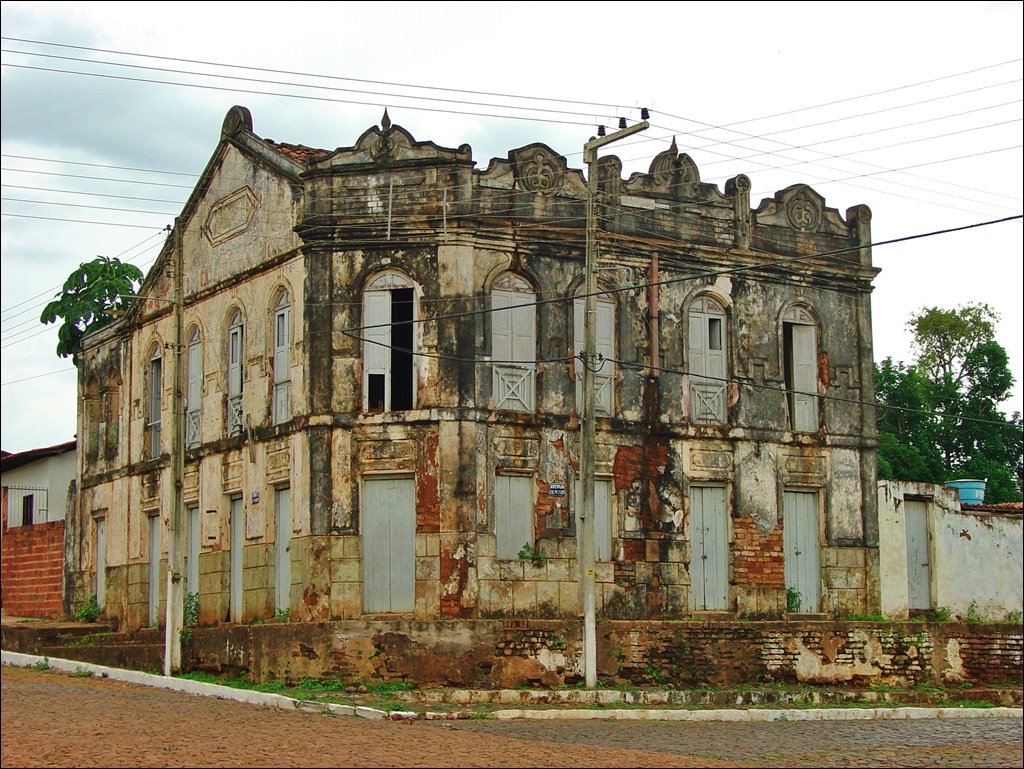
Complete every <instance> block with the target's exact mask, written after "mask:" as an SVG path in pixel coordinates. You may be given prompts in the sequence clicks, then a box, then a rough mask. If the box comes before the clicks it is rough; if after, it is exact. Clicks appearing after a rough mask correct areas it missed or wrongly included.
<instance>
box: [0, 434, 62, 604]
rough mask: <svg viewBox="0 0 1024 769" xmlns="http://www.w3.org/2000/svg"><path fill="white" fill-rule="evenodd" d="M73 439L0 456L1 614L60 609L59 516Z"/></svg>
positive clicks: (60, 551)
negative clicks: (0, 485)
mask: <svg viewBox="0 0 1024 769" xmlns="http://www.w3.org/2000/svg"><path fill="white" fill-rule="evenodd" d="M75 446H76V442H75V441H69V442H67V443H61V444H58V445H56V446H47V447H44V448H38V449H30V450H28V451H22V452H18V453H16V454H10V453H7V452H4V454H3V457H2V458H0V478H2V481H0V484H2V489H0V510H2V516H3V540H2V543H3V544H2V557H3V561H2V575H0V596H2V599H0V600H2V604H3V610H4V613H5V614H8V615H11V616H15V617H45V618H57V617H60V616H61V615H62V614H63V609H64V606H63V599H64V525H65V522H64V519H65V512H66V507H67V501H68V497H69V494H70V493H71V490H72V488H73V486H74V483H75V473H76V471H77V461H76V456H75Z"/></svg>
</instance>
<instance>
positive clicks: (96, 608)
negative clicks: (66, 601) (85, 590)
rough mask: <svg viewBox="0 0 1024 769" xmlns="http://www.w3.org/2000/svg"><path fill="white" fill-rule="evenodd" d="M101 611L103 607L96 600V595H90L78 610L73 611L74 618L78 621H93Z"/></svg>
mask: <svg viewBox="0 0 1024 769" xmlns="http://www.w3.org/2000/svg"><path fill="white" fill-rule="evenodd" d="M102 613H103V609H101V608H100V605H99V604H98V603H97V602H96V596H92V597H91V598H90V599H89V601H88V603H86V604H84V605H83V606H81V607H79V609H78V611H76V612H75V619H77V620H78V621H79V622H95V621H96V620H97V619H99V616H100V614H102Z"/></svg>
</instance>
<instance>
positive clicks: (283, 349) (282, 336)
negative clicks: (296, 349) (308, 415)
mask: <svg viewBox="0 0 1024 769" xmlns="http://www.w3.org/2000/svg"><path fill="white" fill-rule="evenodd" d="M273 408H274V424H275V425H277V424H281V423H282V422H287V421H288V420H289V419H291V418H292V303H291V297H289V296H288V292H287V291H285V290H284V289H281V291H280V292H279V293H278V296H277V302H276V303H275V305H274V406H273Z"/></svg>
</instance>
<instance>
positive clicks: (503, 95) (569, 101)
mask: <svg viewBox="0 0 1024 769" xmlns="http://www.w3.org/2000/svg"><path fill="white" fill-rule="evenodd" d="M0 40H10V41H12V42H18V43H31V44H33V45H46V46H52V47H55V48H71V49H75V50H80V51H93V52H96V53H112V54H117V55H119V56H135V57H138V58H142V59H158V60H162V61H180V62H184V63H187V64H203V65H206V66H211V67H224V68H228V69H244V70H249V71H252V72H268V73H272V74H277V75H297V76H299V77H313V78H318V79H324V80H337V81H344V82H351V83H365V84H368V85H386V86H390V87H398V88H414V89H420V90H424V91H444V92H446V93H465V94H472V95H477V96H496V97H500V98H507V99H523V100H530V101H545V102H552V103H558V104H575V105H578V106H593V107H608V108H611V109H636V107H631V106H629V105H624V104H602V103H600V102H588V101H575V100H572V99H563V98H556V97H549V96H524V95H517V94H509V93H500V92H493V91H474V90H467V89H461V88H447V87H440V86H430V85H419V84H413V83H395V82H390V81H386V80H366V79H361V78H353V77H341V76H339V75H323V74H317V73H311V72H295V71H290V70H279V69H270V68H267V67H254V66H250V65H242V64H228V63H224V62H213V61H202V60H197V59H183V58H176V57H172V56H157V55H154V54H148V53H134V52H131V51H118V50H112V49H108V48H90V47H86V46H81V45H69V44H66V43H52V42H46V41H42V40H27V39H24V38H17V37H7V36H4V37H0ZM85 61H90V60H89V59H86V60H85Z"/></svg>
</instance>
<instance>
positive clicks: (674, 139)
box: [669, 136, 679, 152]
mask: <svg viewBox="0 0 1024 769" xmlns="http://www.w3.org/2000/svg"><path fill="white" fill-rule="evenodd" d="M669 151H670V152H679V148H678V147H677V146H676V137H674V136H673V137H672V146H670V147H669Z"/></svg>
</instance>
